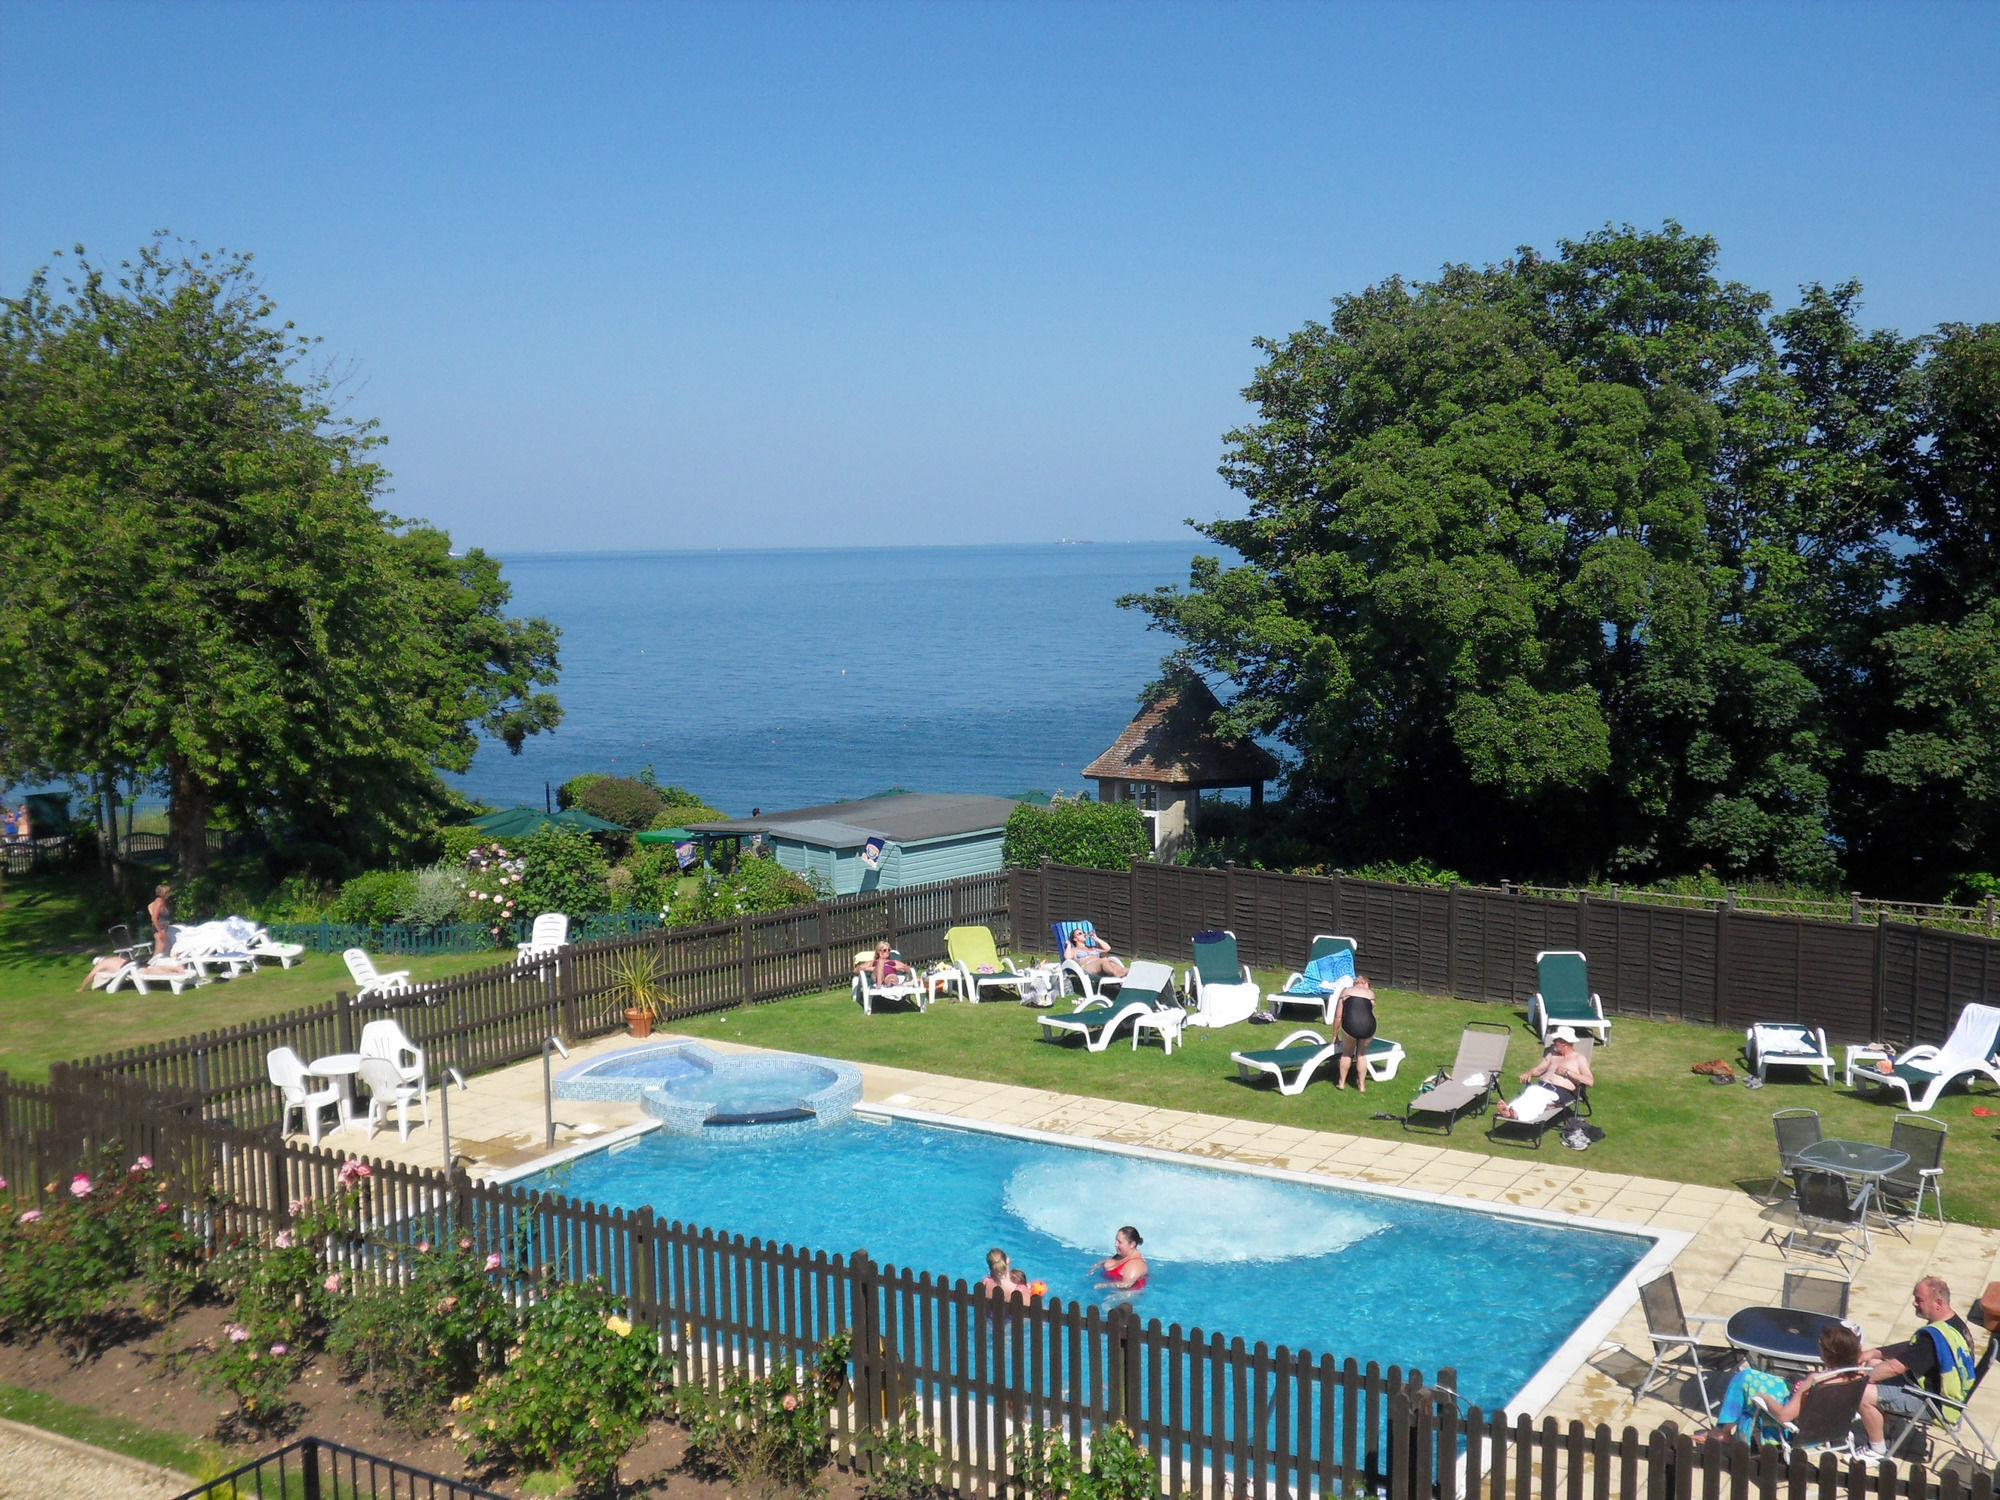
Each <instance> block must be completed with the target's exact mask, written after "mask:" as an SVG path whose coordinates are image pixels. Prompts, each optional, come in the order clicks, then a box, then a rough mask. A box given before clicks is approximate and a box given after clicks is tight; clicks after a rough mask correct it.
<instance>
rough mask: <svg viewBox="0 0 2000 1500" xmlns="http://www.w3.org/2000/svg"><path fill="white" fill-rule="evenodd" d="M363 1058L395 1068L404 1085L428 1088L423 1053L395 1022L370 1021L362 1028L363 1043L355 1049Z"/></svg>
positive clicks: (428, 1082) (428, 1081)
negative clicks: (376, 1060) (375, 1058)
mask: <svg viewBox="0 0 2000 1500" xmlns="http://www.w3.org/2000/svg"><path fill="white" fill-rule="evenodd" d="M355 1050H356V1051H357V1052H359V1053H360V1054H361V1055H362V1056H363V1057H379V1058H383V1059H386V1060H387V1061H388V1062H389V1063H391V1064H392V1065H394V1067H395V1069H396V1076H397V1077H398V1078H400V1079H401V1080H402V1081H403V1082H404V1083H414V1084H416V1085H417V1086H418V1087H419V1088H425V1089H427V1088H429V1087H430V1078H429V1075H428V1074H427V1073H426V1072H425V1069H424V1049H423V1048H421V1047H419V1046H418V1045H417V1044H416V1043H415V1042H413V1041H411V1040H410V1039H409V1037H408V1035H406V1034H405V1033H404V1031H403V1028H402V1026H401V1025H399V1024H398V1023H397V1022H395V1021H370V1022H369V1023H368V1024H367V1025H366V1026H363V1027H362V1028H361V1043H360V1045H359V1046H358V1047H356V1048H355Z"/></svg>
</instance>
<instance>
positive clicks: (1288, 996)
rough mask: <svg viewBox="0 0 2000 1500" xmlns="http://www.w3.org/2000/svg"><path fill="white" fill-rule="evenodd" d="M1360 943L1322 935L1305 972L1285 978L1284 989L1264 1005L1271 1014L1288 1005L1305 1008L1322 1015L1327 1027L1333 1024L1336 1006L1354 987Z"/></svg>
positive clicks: (1336, 935) (1314, 940)
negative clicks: (1269, 1009)
mask: <svg viewBox="0 0 2000 1500" xmlns="http://www.w3.org/2000/svg"><path fill="white" fill-rule="evenodd" d="M1359 951H1360V944H1358V943H1356V942H1355V941H1354V939H1353V938H1351V937H1341V936H1340V935H1339V934H1337V933H1331V932H1322V933H1320V934H1319V935H1318V936H1317V937H1315V938H1314V939H1313V941H1312V949H1311V951H1310V952H1309V953H1307V955H1306V963H1305V967H1304V968H1303V969H1300V970H1299V971H1298V972H1296V973H1293V974H1288V975H1286V976H1285V987H1284V988H1283V989H1281V990H1279V991H1277V992H1276V993H1274V994H1270V995H1266V996H1265V997H1264V1003H1265V1004H1266V1005H1268V1006H1269V1007H1270V1008H1271V1009H1272V1011H1274V1012H1276V1011H1281V1010H1282V1009H1283V1008H1284V1007H1285V1006H1287V1005H1302V1006H1305V1007H1306V1008H1307V1009H1309V1010H1316V1011H1318V1012H1319V1013H1320V1019H1321V1020H1322V1021H1323V1022H1325V1024H1327V1025H1328V1026H1331V1025H1332V1024H1333V1021H1334V1007H1335V1006H1336V1005H1338V1004H1339V1002H1340V997H1341V996H1342V995H1344V994H1346V993H1347V991H1348V990H1349V989H1350V988H1351V987H1352V986H1353V984H1354V975H1355V967H1354V965H1355V960H1356V956H1357V954H1358V953H1359Z"/></svg>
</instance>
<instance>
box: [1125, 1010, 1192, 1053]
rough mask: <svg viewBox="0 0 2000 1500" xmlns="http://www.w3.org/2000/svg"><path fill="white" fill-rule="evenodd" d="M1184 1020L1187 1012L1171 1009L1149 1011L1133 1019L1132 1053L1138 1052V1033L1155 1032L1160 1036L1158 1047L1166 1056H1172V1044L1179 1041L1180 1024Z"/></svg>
mask: <svg viewBox="0 0 2000 1500" xmlns="http://www.w3.org/2000/svg"><path fill="white" fill-rule="evenodd" d="M1186 1019H1187V1012H1185V1011H1179V1010H1173V1009H1171V1008H1170V1009H1167V1010H1149V1011H1147V1012H1146V1013H1145V1014H1144V1015H1141V1016H1135V1017H1133V1019H1132V1050H1133V1051H1134V1052H1137V1051H1138V1050H1139V1033H1140V1032H1142V1031H1157V1032H1158V1033H1159V1034H1160V1046H1161V1047H1162V1048H1163V1049H1164V1050H1165V1052H1166V1054H1167V1056H1169V1057H1172V1056H1173V1055H1174V1043H1175V1042H1178V1041H1179V1040H1180V1039H1181V1023H1182V1022H1183V1021H1185V1020H1186Z"/></svg>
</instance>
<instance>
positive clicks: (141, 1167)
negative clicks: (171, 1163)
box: [132, 1156, 153, 1176]
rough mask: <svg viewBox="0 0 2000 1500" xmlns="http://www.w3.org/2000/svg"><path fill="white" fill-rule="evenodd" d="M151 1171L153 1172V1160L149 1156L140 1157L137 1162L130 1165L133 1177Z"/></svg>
mask: <svg viewBox="0 0 2000 1500" xmlns="http://www.w3.org/2000/svg"><path fill="white" fill-rule="evenodd" d="M152 1170H153V1158H152V1157H150V1156H142V1157H140V1158H139V1159H138V1160H137V1161H135V1162H133V1163H132V1172H133V1175H134V1176H136V1175H138V1174H139V1173H140V1172H150V1171H152Z"/></svg>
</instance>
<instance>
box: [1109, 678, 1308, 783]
mask: <svg viewBox="0 0 2000 1500" xmlns="http://www.w3.org/2000/svg"><path fill="white" fill-rule="evenodd" d="M1221 709H1222V705H1221V703H1219V702H1217V701H1216V697H1215V694H1214V693H1212V692H1210V691H1209V690H1208V685H1207V684H1206V683H1204V682H1203V681H1201V679H1200V678H1198V677H1189V678H1185V679H1183V680H1182V681H1180V682H1178V683H1176V684H1175V685H1174V686H1172V687H1171V688H1169V689H1168V690H1167V691H1166V692H1164V693H1162V694H1161V695H1160V696H1159V697H1157V698H1155V699H1154V700H1153V701H1152V702H1151V703H1148V704H1147V705H1146V706H1145V707H1144V708H1142V709H1140V710H1139V716H1138V717H1137V718H1136V719H1134V720H1133V721H1132V722H1131V723H1130V724H1127V725H1126V726H1125V732H1124V733H1123V734H1121V735H1119V736H1118V739H1117V742H1116V743H1114V744H1113V745H1112V747H1111V748H1110V749H1109V750H1106V751H1105V752H1104V753H1103V754H1102V755H1100V756H1098V757H1097V759H1096V760H1094V761H1092V762H1091V763H1090V764H1089V765H1087V766H1085V767H1084V768H1083V774H1084V775H1086V776H1089V777H1092V778H1104V779H1106V780H1117V781H1151V782H1158V783H1160V784H1163V785H1178V786H1194V787H1203V786H1255V785H1261V784H1262V783H1264V782H1266V781H1269V780H1270V779H1271V778H1272V777H1273V776H1276V775H1277V774H1278V762H1277V759H1276V758H1275V757H1274V756H1273V755H1272V754H1271V753H1270V752H1269V751H1267V750H1265V749H1264V748H1263V747H1262V746H1261V745H1258V744H1256V743H1255V742H1253V741H1251V740H1246V739H1225V738H1223V737H1222V736H1221V735H1219V734H1217V733H1216V732H1215V731H1214V729H1212V728H1211V727H1210V723H1211V721H1212V720H1213V719H1214V717H1215V715H1216V714H1217V713H1219V712H1220V711H1221Z"/></svg>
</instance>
